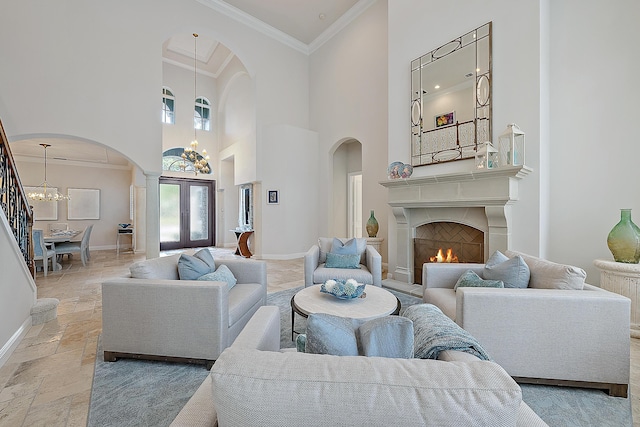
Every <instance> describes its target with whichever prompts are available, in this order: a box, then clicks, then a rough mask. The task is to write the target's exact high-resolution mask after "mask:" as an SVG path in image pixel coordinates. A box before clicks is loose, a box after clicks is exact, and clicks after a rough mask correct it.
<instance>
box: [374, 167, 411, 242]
mask: <svg viewBox="0 0 640 427" xmlns="http://www.w3.org/2000/svg"><path fill="white" fill-rule="evenodd" d="M412 173H413V166H411V165H408V164H406V163H402V162H393V163H391V164H390V165H389V167H388V168H387V175H388V176H389V179H397V178H409V177H410V176H411V174H412ZM372 237H373V236H372Z"/></svg>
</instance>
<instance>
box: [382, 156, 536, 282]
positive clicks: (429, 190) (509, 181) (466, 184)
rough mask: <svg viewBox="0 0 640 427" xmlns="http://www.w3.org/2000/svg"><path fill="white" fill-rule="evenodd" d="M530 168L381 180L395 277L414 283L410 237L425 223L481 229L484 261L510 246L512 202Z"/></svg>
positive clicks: (516, 167)
mask: <svg viewBox="0 0 640 427" xmlns="http://www.w3.org/2000/svg"><path fill="white" fill-rule="evenodd" d="M531 172H532V169H530V168H528V167H527V166H511V167H504V168H500V169H489V170H487V169H485V170H473V171H465V172H456V173H450V174H442V175H432V176H425V177H415V178H407V179H393V180H386V181H381V182H380V185H382V186H383V187H386V188H388V190H389V205H390V206H391V207H392V210H393V214H394V216H395V219H396V236H395V237H396V239H395V240H396V245H397V247H396V248H395V253H396V260H397V265H396V268H395V270H394V271H392V272H391V273H392V275H393V279H394V280H397V281H401V282H405V283H415V281H414V280H413V239H414V237H415V236H416V228H417V227H419V226H421V225H423V224H428V223H432V222H440V221H448V222H457V223H460V224H465V225H468V226H471V227H474V228H477V229H478V230H481V231H482V232H483V233H484V248H485V260H486V259H487V258H488V257H489V255H490V254H492V253H493V252H495V251H496V250H499V251H502V252H503V251H506V250H507V249H509V243H510V238H511V234H512V232H513V230H512V226H511V205H512V204H513V203H515V202H516V201H517V200H518V183H519V181H520V180H521V179H522V178H524V177H525V176H527V175H528V174H529V173H531ZM390 237H391V236H390ZM392 251H394V248H391V247H390V248H389V252H392Z"/></svg>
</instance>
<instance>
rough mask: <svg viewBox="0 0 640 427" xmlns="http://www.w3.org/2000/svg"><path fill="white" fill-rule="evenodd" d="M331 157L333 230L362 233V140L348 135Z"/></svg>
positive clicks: (353, 235) (344, 234) (341, 233)
mask: <svg viewBox="0 0 640 427" xmlns="http://www.w3.org/2000/svg"><path fill="white" fill-rule="evenodd" d="M332 157H333V158H332V163H333V180H332V182H333V187H332V190H333V191H332V194H333V209H332V215H333V226H334V227H333V228H334V232H333V234H334V235H336V236H346V237H362V228H363V214H362V144H361V143H360V141H358V140H357V139H354V138H347V139H345V140H343V141H342V142H341V143H340V144H339V145H338V146H337V147H336V149H335V150H334V152H333V156H332Z"/></svg>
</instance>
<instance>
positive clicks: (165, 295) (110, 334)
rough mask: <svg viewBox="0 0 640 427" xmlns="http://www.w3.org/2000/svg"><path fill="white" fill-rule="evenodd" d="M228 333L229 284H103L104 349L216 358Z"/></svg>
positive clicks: (137, 281)
mask: <svg viewBox="0 0 640 427" xmlns="http://www.w3.org/2000/svg"><path fill="white" fill-rule="evenodd" d="M228 335H229V303H228V286H227V284H226V283H225V282H213V281H195V280H169V279H131V278H122V279H114V280H108V281H105V282H103V283H102V345H103V349H104V351H109V352H115V353H136V354H149V355H159V356H170V357H188V358H193V359H198V358H201V359H206V360H215V359H217V357H218V356H219V355H220V353H221V352H222V350H224V348H225V347H226V343H228V342H229V337H228ZM222 343H224V344H225V345H222Z"/></svg>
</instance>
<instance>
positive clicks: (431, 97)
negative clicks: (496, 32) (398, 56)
mask: <svg viewBox="0 0 640 427" xmlns="http://www.w3.org/2000/svg"><path fill="white" fill-rule="evenodd" d="M491 86H492V80H491V22H489V23H487V24H485V25H483V26H481V27H479V28H476V29H475V30H473V31H470V32H468V33H467V34H464V35H462V36H460V37H458V38H456V39H454V40H451V41H450V42H449V43H446V44H444V45H442V46H440V47H438V48H437V49H434V50H432V51H431V52H429V53H427V54H425V55H422V56H421V57H419V58H416V59H414V60H413V61H411V164H412V165H413V166H423V165H430V164H435V163H442V162H450V161H454V160H462V159H468V158H472V157H474V156H475V152H476V148H477V146H478V144H481V143H482V142H485V141H491Z"/></svg>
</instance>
